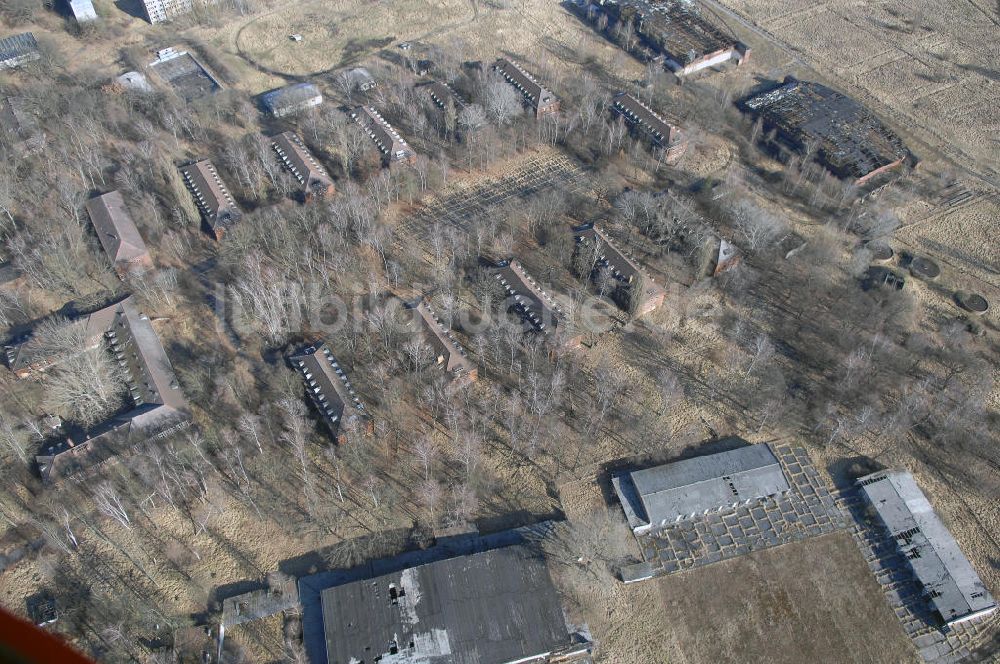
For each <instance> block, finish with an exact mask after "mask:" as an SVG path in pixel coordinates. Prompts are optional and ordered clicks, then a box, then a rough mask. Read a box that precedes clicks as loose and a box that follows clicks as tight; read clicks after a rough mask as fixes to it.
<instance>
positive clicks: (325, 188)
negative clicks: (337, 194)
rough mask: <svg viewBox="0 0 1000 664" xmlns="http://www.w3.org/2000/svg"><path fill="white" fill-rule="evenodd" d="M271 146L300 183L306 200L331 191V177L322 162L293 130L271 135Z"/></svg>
mask: <svg viewBox="0 0 1000 664" xmlns="http://www.w3.org/2000/svg"><path fill="white" fill-rule="evenodd" d="M271 147H273V148H274V151H275V152H277V153H278V157H279V158H280V159H281V161H282V163H283V164H284V165H285V167H286V168H288V170H289V171H291V173H292V175H294V176H295V179H296V180H298V181H299V184H301V185H302V191H303V194H304V196H305V198H306V200H308V199H310V198H312V197H313V196H326V195H327V194H332V193H333V179H332V178H331V177H330V175H329V173H327V172H326V169H325V168H323V166H322V164H320V163H319V162H318V161H316V158H315V157H313V155H312V153H311V152H309V148H307V147H306V146H305V143H303V142H302V139H301V138H299V136H298V134H295V133H294V132H290V131H286V132H282V133H280V134H277V135H276V136H272V137H271Z"/></svg>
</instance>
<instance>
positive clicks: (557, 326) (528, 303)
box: [494, 259, 582, 346]
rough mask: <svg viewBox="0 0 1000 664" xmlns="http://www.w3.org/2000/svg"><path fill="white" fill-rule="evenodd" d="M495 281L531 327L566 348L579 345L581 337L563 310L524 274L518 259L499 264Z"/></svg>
mask: <svg viewBox="0 0 1000 664" xmlns="http://www.w3.org/2000/svg"><path fill="white" fill-rule="evenodd" d="M494 278H495V279H496V280H497V281H498V282H499V283H500V286H501V287H502V288H503V290H504V292H505V293H506V294H507V296H508V301H509V302H510V304H511V306H512V308H513V309H514V310H515V311H517V313H518V315H520V316H521V319H522V320H523V321H524V323H525V325H526V326H527V327H528V328H530V329H533V330H535V331H536V332H538V333H540V334H543V335H546V336H549V337H550V338H553V339H559V340H560V341H562V342H563V343H564V344H565V345H566V346H578V345H579V344H580V342H581V340H582V339H581V336H580V335H579V334H578V333H576V332H574V331H572V330H570V329H569V327H570V321H569V320H567V318H566V316H564V314H563V311H562V309H561V308H560V307H559V305H558V304H556V302H555V300H553V299H552V296H551V295H549V294H548V293H546V292H545V291H544V290H543V289H542V287H541V286H540V285H539V284H538V282H536V281H535V280H534V279H533V278H532V277H531V276H530V275H529V274H528V273H527V272H526V271H525V269H524V266H523V265H521V263H519V262H518V261H517V260H515V259H510V260H504V261H500V262H498V263H497V272H496V274H495V275H494Z"/></svg>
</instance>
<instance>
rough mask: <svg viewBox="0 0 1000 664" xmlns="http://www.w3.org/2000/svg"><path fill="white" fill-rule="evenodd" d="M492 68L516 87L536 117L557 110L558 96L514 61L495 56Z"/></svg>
mask: <svg viewBox="0 0 1000 664" xmlns="http://www.w3.org/2000/svg"><path fill="white" fill-rule="evenodd" d="M493 69H494V70H495V71H497V72H499V73H500V75H501V76H503V77H504V78H505V79H507V82H508V83H510V84H511V85H513V86H514V87H515V88H517V90H518V91H519V92H520V93H521V95H522V96H523V97H524V101H525V102H526V103H527V104H528V106H529V107H530V108H531V112H532V113H534V114H535V117H536V118H540V117H542V116H544V115H549V114H550V113H557V112H558V111H559V97H556V96H555V95H554V94H552V93H551V92H550V91H549V90H547V89H545V88H544V87H542V84H541V83H539V82H538V81H536V80H535V77H534V76H532V75H531V74H529V73H528V72H526V71H525V70H524V69H523V68H522V67H521V66H520V65H519V64H517V63H516V62H512V61H510V60H507V59H506V58H497V61H496V62H495V63H494V64H493Z"/></svg>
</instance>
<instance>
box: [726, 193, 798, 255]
mask: <svg viewBox="0 0 1000 664" xmlns="http://www.w3.org/2000/svg"><path fill="white" fill-rule="evenodd" d="M730 214H731V216H732V221H733V225H734V226H735V228H736V231H737V232H738V233H739V234H740V236H742V238H743V240H744V242H743V243H742V244H743V245H744V246H745V247H746V248H747V249H748V250H749V251H751V252H753V253H757V252H759V251H763V250H764V249H767V248H768V247H770V246H772V245H773V244H774V243H775V242H776V241H777V240H778V239H780V238H781V236H783V235H784V233H785V222H783V221H782V220H781V219H779V218H778V217H776V216H774V215H772V214H771V213H769V212H766V211H765V210H762V209H760V208H759V207H757V206H756V205H754V204H753V203H751V202H749V201H745V200H744V201H740V202H738V203H736V204H735V205H734V206H732V207H731V208H730Z"/></svg>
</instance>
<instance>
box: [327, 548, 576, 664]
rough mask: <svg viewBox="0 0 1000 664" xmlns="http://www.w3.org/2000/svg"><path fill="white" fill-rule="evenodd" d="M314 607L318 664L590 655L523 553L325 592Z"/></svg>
mask: <svg viewBox="0 0 1000 664" xmlns="http://www.w3.org/2000/svg"><path fill="white" fill-rule="evenodd" d="M321 602H322V614H323V631H324V635H325V638H326V661H327V664H357V663H358V662H372V661H377V662H380V663H381V664H446V663H449V662H454V663H456V664H457V663H458V662H462V663H468V664H472V663H473V662H475V664H510V663H513V662H525V663H526V662H538V663H539V664H541V663H542V662H554V661H559V662H570V661H577V660H578V659H580V658H585V657H586V656H587V654H588V653H589V649H590V643H589V641H588V640H587V639H586V638H585V637H581V635H579V634H578V633H576V632H575V630H573V629H572V628H571V627H570V626H569V625H567V621H566V618H565V616H564V612H563V608H562V605H561V603H560V601H559V597H558V595H557V594H556V590H555V587H554V586H553V585H552V580H551V578H550V576H549V572H548V569H547V567H546V565H545V563H544V561H543V560H542V559H540V558H539V556H538V555H537V554H534V553H533V552H532V551H531V550H530V549H528V548H527V547H525V546H522V545H512V546H507V547H504V548H500V549H494V550H491V551H485V552H482V553H474V554H471V555H465V556H460V557H457V558H450V559H445V560H438V561H435V562H429V563H425V564H422V565H418V566H416V567H410V568H406V569H403V570H402V571H398V572H393V573H390V574H384V575H382V576H378V577H376V578H374V579H365V580H360V581H354V582H351V583H347V584H344V585H340V586H334V587H332V588H327V589H326V590H324V591H323V592H322V595H321Z"/></svg>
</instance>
